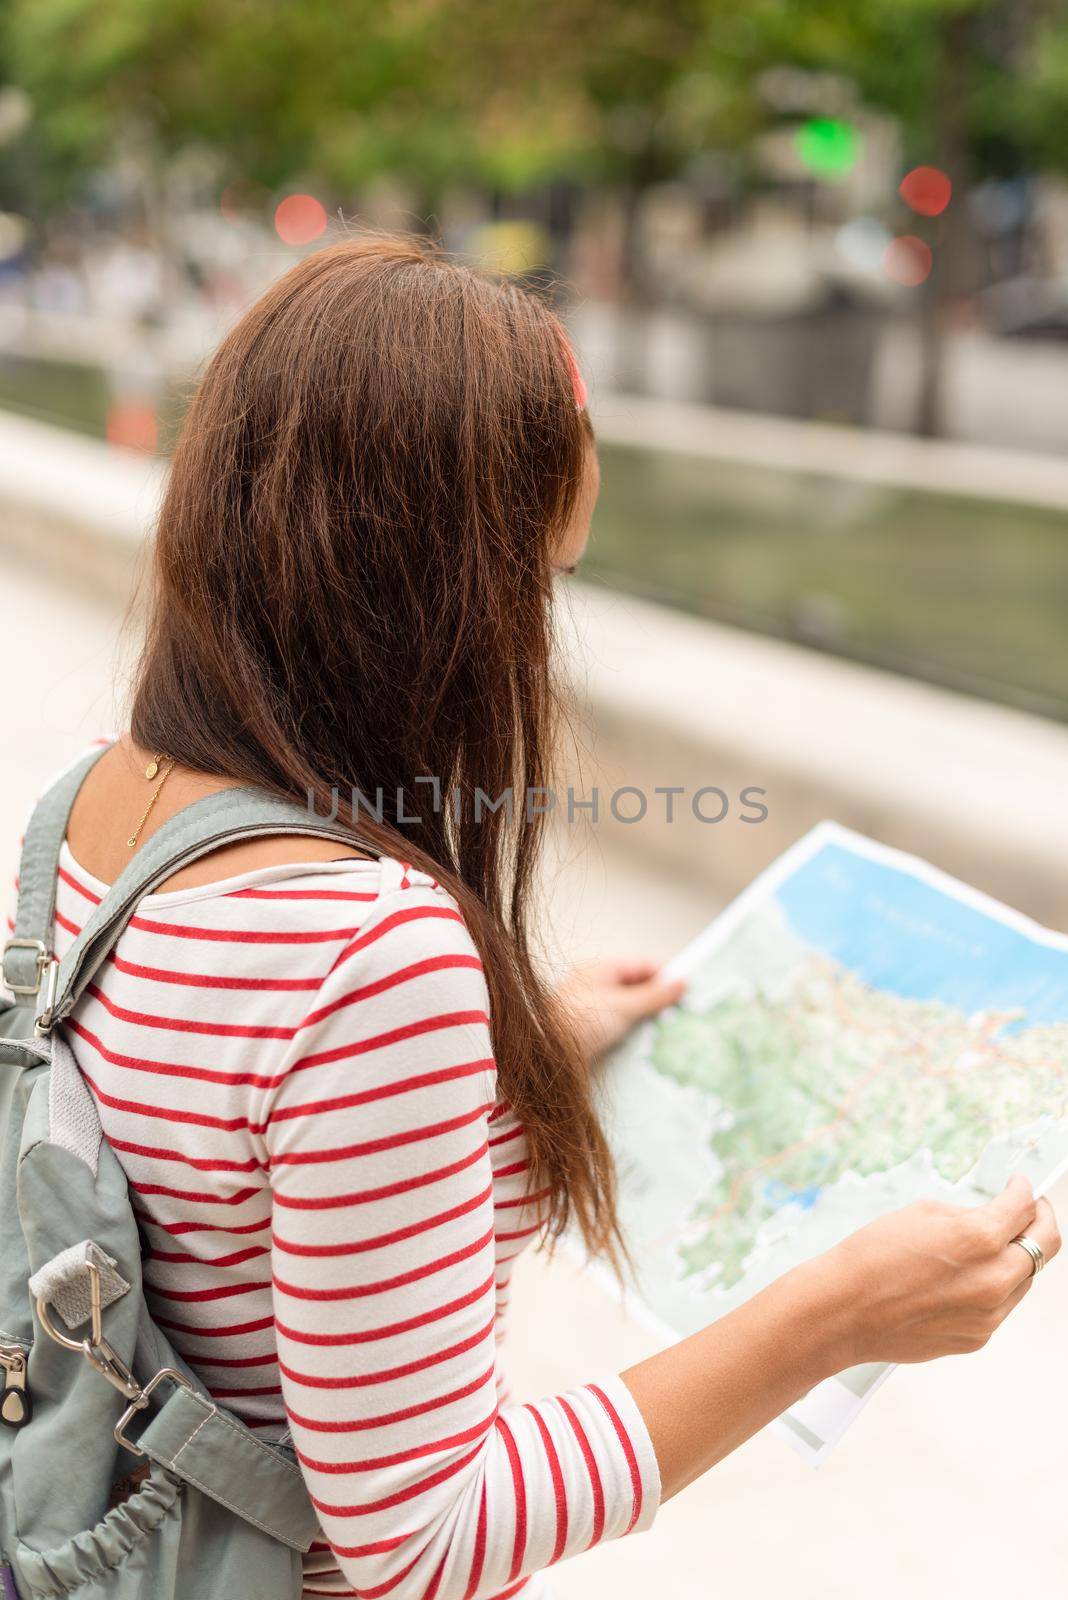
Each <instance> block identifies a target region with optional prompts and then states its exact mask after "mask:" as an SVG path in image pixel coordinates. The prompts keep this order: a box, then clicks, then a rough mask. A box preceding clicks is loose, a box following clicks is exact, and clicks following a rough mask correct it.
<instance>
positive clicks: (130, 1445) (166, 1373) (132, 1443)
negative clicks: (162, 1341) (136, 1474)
mask: <svg viewBox="0 0 1068 1600" xmlns="http://www.w3.org/2000/svg"><path fill="white" fill-rule="evenodd" d="M164 1378H170V1380H171V1382H172V1383H180V1384H181V1386H182V1388H183V1389H192V1388H193V1385H192V1384H191V1383H190V1381H189V1379H188V1378H187V1377H186V1376H185V1374H184V1373H182V1372H178V1371H177V1369H176V1368H174V1367H161V1368H160V1370H159V1371H158V1372H157V1373H156V1374H155V1375H154V1376H153V1377H151V1378H149V1380H148V1382H147V1383H146V1384H145V1386H144V1388H143V1389H141V1388H139V1389H138V1391H137V1393H136V1394H135V1395H133V1396H131V1398H130V1404H129V1405H128V1406H127V1407H126V1410H125V1411H124V1412H123V1414H122V1416H121V1417H120V1418H119V1420H118V1422H116V1424H115V1428H114V1433H115V1442H116V1444H121V1445H122V1448H123V1449H124V1450H129V1452H130V1454H131V1455H134V1456H143V1455H145V1453H146V1452H145V1451H144V1450H142V1448H141V1446H140V1445H139V1444H138V1442H137V1440H136V1439H127V1437H126V1429H127V1428H128V1427H129V1426H130V1422H131V1420H132V1418H133V1417H134V1416H135V1415H136V1413H137V1412H138V1411H143V1410H144V1409H145V1407H146V1406H147V1405H148V1400H149V1396H150V1395H151V1394H152V1391H153V1390H154V1389H155V1388H156V1386H157V1385H158V1384H161V1383H162V1382H163V1380H164Z"/></svg>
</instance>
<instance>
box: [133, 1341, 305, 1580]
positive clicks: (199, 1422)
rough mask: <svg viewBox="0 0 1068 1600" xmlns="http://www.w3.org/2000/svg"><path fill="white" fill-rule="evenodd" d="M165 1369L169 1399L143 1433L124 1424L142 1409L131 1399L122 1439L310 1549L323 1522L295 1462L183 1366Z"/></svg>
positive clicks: (137, 1451)
mask: <svg viewBox="0 0 1068 1600" xmlns="http://www.w3.org/2000/svg"><path fill="white" fill-rule="evenodd" d="M166 1376H167V1378H168V1379H169V1381H170V1385H171V1392H170V1394H169V1395H168V1396H167V1398H166V1400H164V1402H163V1404H162V1405H161V1406H160V1407H159V1409H158V1410H155V1411H153V1412H151V1413H150V1420H149V1422H148V1423H147V1425H146V1426H145V1427H144V1428H142V1430H141V1432H140V1433H139V1434H138V1436H137V1438H136V1439H129V1438H127V1437H125V1435H124V1432H123V1430H124V1426H125V1427H128V1426H129V1419H130V1418H131V1417H132V1416H133V1415H135V1414H136V1413H135V1412H134V1410H133V1408H132V1407H131V1409H130V1410H129V1411H127V1413H126V1415H125V1416H124V1417H123V1418H122V1419H121V1420H120V1422H119V1424H118V1426H117V1428H116V1438H118V1439H119V1440H120V1443H122V1444H124V1445H125V1447H126V1448H127V1449H128V1450H130V1451H132V1452H133V1453H134V1454H140V1455H145V1456H147V1457H148V1459H149V1460H150V1461H155V1462H157V1463H158V1464H159V1465H160V1466H161V1467H165V1468H166V1469H167V1471H168V1472H173V1473H174V1474H175V1475H176V1476H177V1477H179V1478H182V1479H183V1480H184V1481H185V1482H186V1483H190V1484H192V1485H193V1487H194V1488H196V1489H199V1490H200V1491H201V1493H202V1494H206V1495H207V1496H208V1497H209V1498H210V1499H212V1500H216V1501H218V1503H219V1504H220V1505H224V1506H226V1508H227V1509H228V1510H229V1511H232V1512H234V1514H235V1515H236V1516H239V1517H242V1518H244V1520H245V1521H246V1522H251V1523H252V1524H253V1526H254V1527H257V1528H262V1529H263V1531H264V1532H265V1533H269V1534H271V1535H272V1537H273V1538H275V1539H279V1540H281V1542H282V1543H283V1544H287V1545H289V1546H290V1548H291V1549H293V1550H302V1551H303V1550H307V1549H308V1546H309V1545H310V1544H311V1542H312V1540H313V1539H318V1538H320V1537H321V1532H320V1524H319V1518H318V1516H317V1515H316V1512H315V1508H314V1506H313V1505H312V1503H311V1499H310V1497H309V1495H308V1490H307V1486H306V1484H305V1482H304V1478H303V1475H302V1473H301V1470H300V1468H299V1467H298V1466H297V1465H296V1463H295V1462H294V1461H293V1460H292V1459H291V1458H290V1457H289V1456H287V1455H285V1454H284V1453H283V1451H282V1450H281V1448H280V1447H279V1446H277V1445H270V1444H268V1443H267V1442H266V1441H265V1440H263V1439H257V1438H256V1436H255V1434H253V1433H251V1432H250V1431H249V1429H248V1428H246V1427H245V1426H244V1424H243V1423H241V1422H239V1421H238V1419H237V1418H236V1417H235V1416H233V1415H232V1414H231V1413H229V1412H226V1411H223V1410H221V1409H220V1407H218V1406H217V1405H214V1404H213V1403H212V1401H211V1400H209V1399H208V1398H207V1397H206V1396H205V1395H202V1394H199V1393H198V1392H197V1391H196V1389H193V1388H191V1387H190V1386H189V1385H188V1384H187V1383H184V1382H182V1381H181V1376H180V1374H178V1373H168V1374H166ZM145 1392H147V1388H146V1391H145Z"/></svg>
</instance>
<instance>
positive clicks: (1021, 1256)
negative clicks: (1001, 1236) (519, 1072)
mask: <svg viewBox="0 0 1068 1600" xmlns="http://www.w3.org/2000/svg"><path fill="white" fill-rule="evenodd" d="M1020 1231H1021V1232H1022V1233H1026V1235H1027V1237H1028V1238H1029V1239H1033V1240H1034V1242H1035V1244H1037V1245H1038V1248H1039V1249H1040V1250H1041V1252H1042V1254H1043V1256H1044V1257H1045V1263H1044V1264H1045V1265H1047V1266H1048V1265H1049V1263H1050V1262H1051V1261H1052V1260H1053V1258H1054V1256H1055V1255H1056V1254H1057V1252H1058V1251H1059V1250H1060V1247H1061V1235H1060V1230H1059V1228H1058V1227H1057V1219H1056V1217H1055V1216H1054V1214H1053V1207H1052V1206H1051V1205H1050V1203H1049V1201H1048V1200H1038V1201H1036V1202H1035V1214H1034V1217H1033V1218H1032V1220H1031V1221H1030V1222H1029V1223H1028V1224H1027V1226H1026V1228H1022V1229H1021V1230H1020ZM1007 1249H1008V1250H1009V1252H1010V1253H1011V1257H1012V1264H1013V1267H1014V1269H1016V1270H1017V1271H1018V1273H1019V1280H1020V1282H1021V1283H1022V1284H1023V1285H1024V1286H1026V1285H1028V1284H1029V1283H1030V1281H1031V1279H1032V1278H1033V1277H1034V1276H1035V1269H1034V1263H1033V1261H1032V1260H1031V1256H1030V1254H1029V1253H1028V1251H1027V1250H1025V1249H1024V1247H1023V1245H1021V1244H1019V1243H1018V1241H1017V1238H1016V1237H1015V1236H1014V1237H1013V1239H1012V1240H1011V1241H1010V1243H1009V1245H1008V1246H1007Z"/></svg>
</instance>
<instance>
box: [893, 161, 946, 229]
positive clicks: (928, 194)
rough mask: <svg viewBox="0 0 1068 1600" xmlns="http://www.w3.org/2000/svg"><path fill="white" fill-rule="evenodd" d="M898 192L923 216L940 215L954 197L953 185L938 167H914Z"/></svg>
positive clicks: (906, 175) (905, 177) (903, 180)
mask: <svg viewBox="0 0 1068 1600" xmlns="http://www.w3.org/2000/svg"><path fill="white" fill-rule="evenodd" d="M898 194H899V195H900V196H901V198H902V200H904V202H905V204H906V205H907V206H911V207H912V209H913V211H916V212H918V213H919V215H920V216H921V217H939V216H941V214H942V212H943V211H944V210H945V209H946V207H947V206H948V205H949V202H950V200H951V199H952V197H953V185H952V183H951V182H950V181H949V178H948V177H947V176H946V174H945V173H944V172H942V171H940V169H939V168H938V167H913V169H912V171H911V172H906V174H905V176H904V177H903V178H902V180H901V182H900V184H899V185H898Z"/></svg>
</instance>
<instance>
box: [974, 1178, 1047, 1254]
mask: <svg viewBox="0 0 1068 1600" xmlns="http://www.w3.org/2000/svg"><path fill="white" fill-rule="evenodd" d="M985 1209H986V1210H987V1211H988V1212H989V1214H990V1215H991V1216H992V1217H993V1218H994V1219H995V1220H996V1222H997V1224H998V1226H999V1227H1000V1228H1001V1230H1002V1234H1003V1237H1004V1238H1005V1239H1006V1240H1009V1239H1015V1237H1016V1235H1017V1234H1018V1233H1023V1232H1024V1230H1025V1229H1026V1228H1029V1227H1030V1225H1031V1223H1032V1221H1033V1220H1034V1216H1035V1195H1034V1190H1033V1189H1032V1187H1031V1185H1030V1183H1029V1182H1028V1181H1027V1179H1026V1178H1025V1177H1023V1176H1022V1175H1021V1174H1020V1173H1018V1172H1017V1173H1014V1174H1013V1176H1012V1177H1011V1178H1010V1179H1009V1181H1008V1183H1007V1184H1006V1185H1005V1187H1004V1189H1002V1191H1001V1193H1000V1194H999V1195H996V1196H995V1198H994V1199H993V1200H988V1201H987V1203H986V1208H985Z"/></svg>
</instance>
